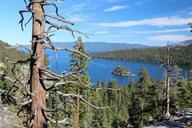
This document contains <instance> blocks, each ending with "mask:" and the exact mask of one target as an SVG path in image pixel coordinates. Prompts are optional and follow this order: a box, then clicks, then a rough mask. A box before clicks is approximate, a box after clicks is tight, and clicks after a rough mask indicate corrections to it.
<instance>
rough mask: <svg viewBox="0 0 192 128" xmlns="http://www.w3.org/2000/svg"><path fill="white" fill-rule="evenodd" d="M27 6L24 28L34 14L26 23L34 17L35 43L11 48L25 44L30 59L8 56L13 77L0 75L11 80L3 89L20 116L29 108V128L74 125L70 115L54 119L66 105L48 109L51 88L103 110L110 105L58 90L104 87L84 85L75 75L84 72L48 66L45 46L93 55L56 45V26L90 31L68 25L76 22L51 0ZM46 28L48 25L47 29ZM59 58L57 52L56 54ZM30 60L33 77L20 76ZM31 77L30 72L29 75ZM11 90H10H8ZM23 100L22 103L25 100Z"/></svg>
mask: <svg viewBox="0 0 192 128" xmlns="http://www.w3.org/2000/svg"><path fill="white" fill-rule="evenodd" d="M24 2H25V5H26V9H25V10H21V11H19V13H20V15H21V20H20V22H19V23H20V24H21V28H22V30H24V27H23V22H24V13H30V14H31V18H30V19H29V20H28V21H27V23H26V24H25V25H27V24H28V23H29V22H30V20H32V41H31V42H32V44H31V49H29V48H27V47H24V46H21V45H18V46H16V47H9V48H17V47H22V48H25V49H26V50H28V51H29V54H30V58H29V59H27V60H19V61H17V62H11V61H10V60H9V59H8V58H7V59H6V61H5V62H6V63H9V64H11V65H12V66H13V68H12V73H13V77H10V76H8V74H6V71H2V72H0V76H1V77H2V79H3V80H7V81H10V83H11V84H10V88H8V89H7V90H4V91H2V92H3V93H4V94H5V95H6V96H8V97H10V98H12V99H13V100H14V101H15V104H16V105H18V106H19V107H20V108H21V109H20V111H19V112H18V115H19V114H20V113H21V112H22V111H24V110H26V112H27V125H26V126H27V127H28V128H47V127H48V122H52V123H63V124H72V125H75V123H73V121H71V119H68V118H64V119H62V120H54V119H53V118H52V116H51V112H56V111H58V110H59V108H60V106H62V104H59V105H57V107H56V108H54V109H48V108H47V106H46V99H47V97H48V95H49V91H54V92H55V93H56V94H57V95H60V96H63V97H68V98H71V97H76V98H78V102H79V101H80V100H81V101H82V102H85V103H86V104H88V105H90V106H91V107H94V108H96V109H103V108H106V107H97V106H95V105H94V104H91V103H90V102H88V101H87V100H86V99H85V98H84V96H82V95H79V94H65V93H63V92H61V91H60V90H58V89H57V87H59V86H65V85H68V83H72V84H76V85H77V86H78V85H79V83H80V84H81V85H82V86H84V87H86V88H87V89H90V90H94V91H97V90H100V89H95V88H92V87H91V86H90V85H86V84H84V83H83V82H82V81H81V79H80V78H79V77H78V76H77V75H75V74H79V73H80V72H81V71H78V72H66V73H63V74H56V73H54V72H52V71H50V70H49V69H47V68H46V67H44V50H45V49H52V50H54V51H55V55H56V51H58V50H65V51H69V52H74V53H77V54H80V55H82V56H84V57H86V58H88V59H90V58H89V56H87V55H85V54H83V53H81V52H80V51H78V50H76V49H73V48H57V47H55V46H54V45H53V43H52V41H51V36H53V34H51V32H52V30H54V29H56V30H58V29H63V30H66V31H69V32H71V34H72V36H73V37H74V33H79V34H82V35H84V36H86V37H87V34H86V33H82V32H80V31H78V30H74V29H72V28H71V27H69V26H67V25H74V23H73V22H71V21H69V20H66V19H65V18H63V17H62V16H60V15H59V14H58V8H57V5H56V4H55V3H52V2H49V1H48V0H28V1H27V0H24ZM45 6H53V7H54V8H55V15H50V14H47V13H46V12H45V11H44V7H45ZM49 19H54V20H57V21H58V22H59V23H61V24H65V25H60V24H58V22H56V23H54V22H52V21H49ZM46 28H48V29H47V30H46ZM56 59H57V55H56ZM26 63H30V66H29V67H30V70H29V74H30V75H29V77H27V78H26V79H22V80H21V78H23V77H24V76H25V75H19V73H21V71H19V72H18V69H19V68H20V67H18V66H17V65H18V64H26ZM26 76H27V75H26ZM68 76H71V77H73V78H74V79H75V80H73V81H70V80H67V79H66V77H68ZM12 90H14V91H13V92H17V91H19V90H21V92H20V93H18V94H19V97H18V96H17V95H14V96H13V95H12V94H10V93H9V92H11V91H12ZM7 92H8V93H7ZM21 102H22V103H21ZM74 122H75V121H74Z"/></svg>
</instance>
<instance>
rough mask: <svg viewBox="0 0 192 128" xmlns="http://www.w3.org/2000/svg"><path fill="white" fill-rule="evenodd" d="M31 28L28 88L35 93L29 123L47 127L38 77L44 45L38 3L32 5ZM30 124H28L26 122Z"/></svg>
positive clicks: (43, 23)
mask: <svg viewBox="0 0 192 128" xmlns="http://www.w3.org/2000/svg"><path fill="white" fill-rule="evenodd" d="M33 10H34V14H33V26H32V27H33V30H32V50H33V55H32V61H31V79H30V88H31V92H32V93H33V94H35V96H33V97H32V105H31V114H30V117H29V118H30V121H29V122H30V123H32V122H33V127H34V128H47V120H46V118H45V117H46V114H45V113H44V112H43V111H42V107H43V108H45V107H46V95H45V90H44V89H43V86H42V85H43V84H44V83H43V81H42V80H41V79H40V77H41V74H40V72H39V68H43V66H44V47H43V43H44V42H40V39H41V38H40V36H41V34H42V33H44V31H45V30H44V29H45V17H44V15H43V12H44V10H43V8H42V6H41V4H40V3H34V5H33ZM28 125H30V124H28Z"/></svg>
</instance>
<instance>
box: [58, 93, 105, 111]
mask: <svg viewBox="0 0 192 128" xmlns="http://www.w3.org/2000/svg"><path fill="white" fill-rule="evenodd" d="M57 93H58V94H59V95H62V96H64V97H71V96H72V97H79V98H80V99H81V100H82V101H84V102H85V103H86V104H88V105H89V106H91V107H93V108H95V109H106V108H108V106H106V107H98V106H95V105H93V104H91V103H90V102H88V101H87V100H86V99H84V98H83V96H81V95H76V94H64V93H62V92H60V91H57Z"/></svg>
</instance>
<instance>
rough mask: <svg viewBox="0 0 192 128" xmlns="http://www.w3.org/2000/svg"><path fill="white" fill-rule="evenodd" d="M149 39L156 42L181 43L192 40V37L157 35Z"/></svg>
mask: <svg viewBox="0 0 192 128" xmlns="http://www.w3.org/2000/svg"><path fill="white" fill-rule="evenodd" d="M149 39H150V40H156V41H170V42H181V41H184V40H190V39H192V38H191V36H185V35H157V36H152V37H149Z"/></svg>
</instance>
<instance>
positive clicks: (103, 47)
mask: <svg viewBox="0 0 192 128" xmlns="http://www.w3.org/2000/svg"><path fill="white" fill-rule="evenodd" d="M74 44H75V43H74V42H68V43H67V42H54V45H55V46H56V47H69V48H72V47H73V46H74ZM84 44H85V47H86V49H87V51H88V52H90V53H96V52H108V51H114V50H120V49H125V48H126V49H133V48H134V49H137V48H148V47H149V46H146V45H141V44H128V43H106V42H85V43H84Z"/></svg>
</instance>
